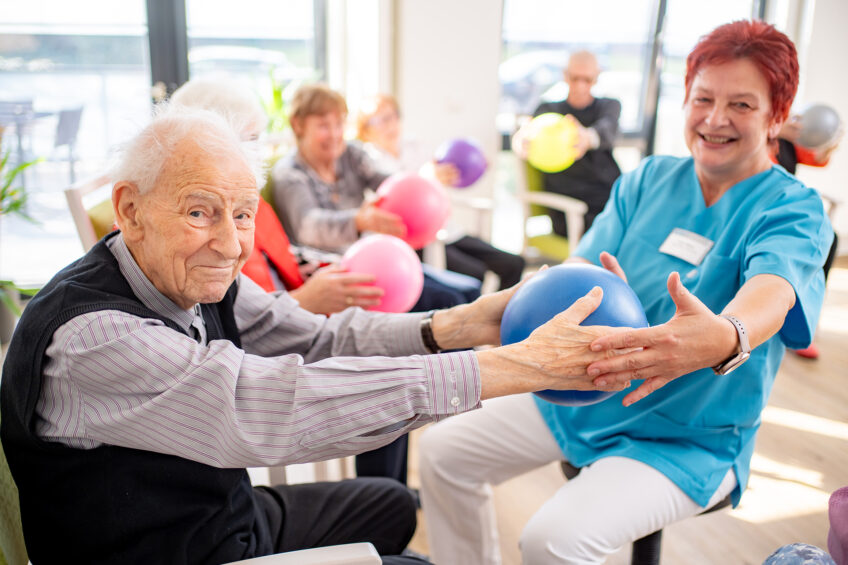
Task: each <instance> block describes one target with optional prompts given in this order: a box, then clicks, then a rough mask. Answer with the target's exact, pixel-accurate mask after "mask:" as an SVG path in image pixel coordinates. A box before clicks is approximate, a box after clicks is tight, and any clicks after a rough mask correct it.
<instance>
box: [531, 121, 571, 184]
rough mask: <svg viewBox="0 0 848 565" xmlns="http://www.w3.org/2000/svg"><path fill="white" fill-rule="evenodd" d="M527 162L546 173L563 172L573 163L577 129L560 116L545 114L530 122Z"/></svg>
mask: <svg viewBox="0 0 848 565" xmlns="http://www.w3.org/2000/svg"><path fill="white" fill-rule="evenodd" d="M529 125H530V129H529V138H530V145H529V147H528V149H527V160H528V161H530V164H531V165H533V166H534V167H536V168H537V169H539V170H540V171H544V172H546V173H558V172H560V171H564V170H565V169H567V168H568V167H570V166H571V164H572V163H574V157H575V154H576V151H575V150H574V145H575V143H576V142H577V128H576V127H575V126H574V123H573V122H572V121H571V120H566V119H565V117H564V116H563V115H562V114H557V113H555V112H547V113H545V114H539V115H538V116H536V117H535V118H533V119H532V120H531V121H530V124H529Z"/></svg>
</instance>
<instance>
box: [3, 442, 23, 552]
mask: <svg viewBox="0 0 848 565" xmlns="http://www.w3.org/2000/svg"><path fill="white" fill-rule="evenodd" d="M27 561H28V559H27V551H26V546H25V545H24V531H23V527H22V526H21V507H20V503H19V502H18V487H17V486H16V485H15V480H14V479H13V478H12V472H11V471H10V470H9V463H8V462H7V461H6V454H5V453H4V452H3V449H2V447H0V563H8V564H9V565H26V563H27Z"/></svg>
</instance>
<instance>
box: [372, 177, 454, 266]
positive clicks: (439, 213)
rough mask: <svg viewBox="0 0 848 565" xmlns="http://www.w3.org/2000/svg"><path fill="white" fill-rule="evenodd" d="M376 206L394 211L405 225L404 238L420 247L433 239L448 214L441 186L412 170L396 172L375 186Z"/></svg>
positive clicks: (447, 204) (446, 199) (447, 203)
mask: <svg viewBox="0 0 848 565" xmlns="http://www.w3.org/2000/svg"><path fill="white" fill-rule="evenodd" d="M377 196H378V197H379V200H378V202H377V206H378V207H379V208H381V209H383V210H386V211H388V212H392V213H394V214H397V215H398V216H400V217H401V219H402V220H403V223H404V224H405V225H406V237H405V238H404V240H405V241H406V242H407V243H408V244H409V245H411V246H412V247H413V248H414V249H421V248H422V247H424V246H426V245H427V244H428V243H430V242H431V241H433V240H434V239H435V238H436V233H437V232H438V231H439V230H440V229H442V226H443V225H444V223H445V220H446V219H447V217H448V214H449V213H450V204H449V202H448V197H447V195H446V194H445V191H444V189H442V187H440V186H438V185H437V184H436V183H435V182H434V181H432V180H430V179H426V178H424V177H422V176H421V175H417V174H415V173H396V174H394V175H392V176H390V177H389V178H387V179H386V180H384V181H383V183H382V184H381V185H380V186H379V188H377Z"/></svg>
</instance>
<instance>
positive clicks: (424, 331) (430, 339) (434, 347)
mask: <svg viewBox="0 0 848 565" xmlns="http://www.w3.org/2000/svg"><path fill="white" fill-rule="evenodd" d="M435 313H436V311H435V310H431V311H430V313H429V314H427V315H426V316H424V317H423V318H421V325H420V326H419V327H420V328H421V341H423V342H424V347H426V348H427V351H429V352H430V353H439V352H440V351H441V350H442V348H441V347H439V344H438V343H437V342H436V337H435V336H434V335H433V314H435Z"/></svg>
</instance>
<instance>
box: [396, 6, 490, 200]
mask: <svg viewBox="0 0 848 565" xmlns="http://www.w3.org/2000/svg"><path fill="white" fill-rule="evenodd" d="M395 11H396V12H395V38H394V41H395V75H394V76H395V89H394V90H395V95H396V96H398V99H399V101H400V105H401V108H402V110H403V112H404V116H403V117H404V121H403V124H404V132H405V133H406V134H407V135H410V136H412V137H415V138H416V139H417V140H418V142H419V143H420V144H421V147H422V149H423V150H425V151H427V152H428V153H429V152H432V151H434V150H435V149H436V148H437V147H438V146H439V144H441V143H442V142H444V141H445V140H447V139H450V138H453V137H460V136H463V137H473V138H475V139H476V140H477V141H478V142H479V143H480V144H481V145H482V146H483V149H484V151H485V153H486V156H487V157H488V159H489V162H490V163H491V164H492V165H491V166H490V167H489V170H488V171H487V172H486V174H485V175H484V176H483V177H482V178H481V180H480V181H478V182H477V183H476V184H475V185H474V186H473V187H472V188H470V189H468V191H473V194H475V195H482V196H490V195H491V194H492V189H493V186H494V177H495V175H494V163H495V159H496V155H497V151H498V148H499V145H498V142H499V139H498V132H497V130H496V127H495V115H496V114H497V107H498V100H499V98H500V85H499V83H498V63H499V62H500V53H501V11H502V3H501V2H493V1H492V0H461V1H457V0H427V1H420V0H400V1H398V2H397V3H396V4H395ZM469 193H470V192H469Z"/></svg>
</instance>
